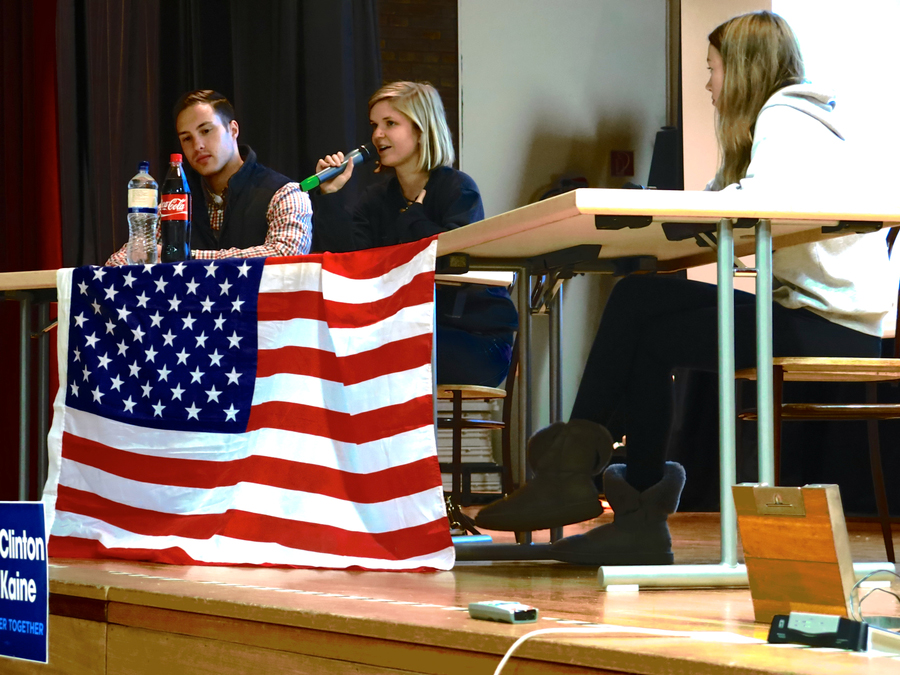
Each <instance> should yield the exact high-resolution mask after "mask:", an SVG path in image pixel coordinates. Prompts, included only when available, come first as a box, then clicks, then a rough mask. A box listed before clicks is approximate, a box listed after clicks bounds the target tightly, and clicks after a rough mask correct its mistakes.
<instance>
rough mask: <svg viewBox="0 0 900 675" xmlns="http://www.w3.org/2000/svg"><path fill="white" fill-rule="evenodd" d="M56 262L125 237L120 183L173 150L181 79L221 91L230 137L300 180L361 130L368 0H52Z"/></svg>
mask: <svg viewBox="0 0 900 675" xmlns="http://www.w3.org/2000/svg"><path fill="white" fill-rule="evenodd" d="M59 3H60V11H59V19H58V33H59V48H60V55H59V59H58V60H59V69H60V98H61V100H64V101H66V108H67V109H68V113H69V114H67V115H64V116H63V119H62V120H61V123H60V132H61V133H60V137H61V144H60V145H61V147H60V156H61V157H63V162H64V164H65V165H68V166H71V167H72V171H68V172H63V175H62V191H63V241H64V247H63V251H64V264H66V265H83V264H100V263H102V262H103V261H105V260H106V258H107V257H108V256H109V255H110V254H111V253H112V252H113V251H115V250H116V249H118V248H119V247H120V246H121V245H122V244H123V243H124V242H125V240H126V238H127V224H126V219H125V197H126V190H125V186H126V184H127V182H128V179H129V178H131V176H132V175H133V174H134V173H135V171H136V169H137V165H138V162H140V161H141V160H144V159H146V160H149V161H150V163H151V174H152V175H153V176H154V177H155V178H156V179H157V181H160V182H162V180H163V178H164V177H165V173H166V169H167V168H168V156H169V154H170V153H173V152H180V146H179V143H178V139H177V136H176V134H175V128H174V119H173V117H172V106H173V105H174V103H175V101H176V100H177V99H178V97H179V96H180V95H181V94H183V93H184V92H186V91H190V90H192V89H216V90H218V91H220V92H222V93H223V94H225V95H226V96H227V97H228V98H229V99H230V100H231V101H232V103H233V104H234V106H235V110H236V115H237V120H238V123H239V125H240V142H241V143H243V144H247V145H250V146H251V147H252V148H253V149H254V150H255V151H256V153H257V155H258V157H259V160H260V161H261V162H262V163H263V164H265V165H266V166H269V167H271V168H273V169H275V170H277V171H279V172H281V173H284V174H285V175H287V176H289V177H291V178H294V179H297V180H300V179H303V178H305V177H306V176H308V175H309V174H311V173H312V172H313V169H314V167H315V163H316V160H317V159H318V158H319V157H321V156H322V155H324V154H326V153H330V152H336V151H337V150H347V149H349V148H352V147H355V146H357V145H359V144H360V143H362V142H365V141H366V140H367V138H368V135H369V131H368V111H367V107H366V102H367V100H368V97H369V95H370V94H371V93H372V92H373V91H375V89H377V88H378V87H379V86H380V84H381V64H380V57H379V43H378V33H377V26H378V22H377V10H376V0H329V1H328V2H321V1H318V0H301V1H297V0H255V1H254V2H246V1H244V0H159V1H158V2H148V1H147V0H59Z"/></svg>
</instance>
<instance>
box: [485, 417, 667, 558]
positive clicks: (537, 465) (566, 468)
mask: <svg viewBox="0 0 900 675" xmlns="http://www.w3.org/2000/svg"><path fill="white" fill-rule="evenodd" d="M612 451H613V440H612V437H611V436H610V434H609V432H608V431H607V430H606V428H605V427H603V426H602V425H600V424H597V423H595V422H589V421H587V420H571V421H569V422H555V423H553V424H551V425H550V426H549V427H546V428H544V429H541V430H540V431H538V432H537V433H536V434H535V435H534V436H532V437H531V439H530V440H529V441H528V462H529V465H530V466H531V469H532V471H533V472H534V479H533V480H532V481H530V482H528V483H526V484H525V485H523V486H522V487H521V488H519V489H518V490H516V491H515V492H513V493H512V494H511V495H508V496H506V497H504V498H503V499H502V500H500V501H498V502H494V503H493V504H490V505H488V506H486V507H485V508H484V509H482V510H481V512H480V513H479V514H478V517H477V518H476V519H475V523H476V525H478V526H479V527H483V528H485V529H488V530H504V531H511V532H529V531H532V530H544V529H549V528H554V527H562V526H563V525H569V524H571V523H579V522H582V521H585V520H589V519H591V518H596V517H597V516H599V515H600V514H601V513H602V512H603V507H602V506H601V505H600V498H599V497H600V495H599V493H598V492H597V487H596V485H595V484H594V480H593V477H594V476H595V475H597V474H599V473H600V472H601V471H603V469H604V468H605V469H606V471H605V472H604V474H603V490H604V493H605V495H606V500H607V501H608V502H609V505H610V507H611V508H612V510H613V513H614V517H613V522H611V523H608V524H606V525H601V526H600V527H596V528H594V529H593V530H591V531H589V532H587V533H586V534H579V535H576V536H573V537H566V538H564V539H560V540H559V541H557V542H556V543H554V544H553V546H552V547H551V555H552V556H553V558H554V559H556V560H561V561H563V562H568V563H573V564H576V565H598V566H599V565H666V564H672V562H673V558H672V538H671V536H670V535H669V526H668V524H667V518H668V516H669V514H670V513H674V512H675V510H676V509H677V508H678V500H679V499H680V497H681V491H682V489H683V488H684V469H683V468H682V467H681V465H680V464H676V463H674V462H666V465H665V469H664V471H663V478H662V480H660V481H659V482H658V483H657V484H656V485H653V486H651V487H649V488H647V489H646V490H644V491H643V492H638V491H637V490H636V489H635V488H633V487H632V486H631V485H629V484H628V482H627V481H626V480H625V465H624V464H613V465H611V466H609V467H607V466H606V465H607V464H608V463H609V460H610V457H611V456H612Z"/></svg>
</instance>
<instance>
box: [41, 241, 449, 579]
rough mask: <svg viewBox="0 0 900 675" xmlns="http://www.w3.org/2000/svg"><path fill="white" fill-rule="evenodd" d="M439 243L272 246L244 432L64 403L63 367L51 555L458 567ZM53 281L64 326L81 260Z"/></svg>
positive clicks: (53, 440) (63, 344)
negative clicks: (443, 448) (440, 447)
mask: <svg viewBox="0 0 900 675" xmlns="http://www.w3.org/2000/svg"><path fill="white" fill-rule="evenodd" d="M435 248H436V244H435V242H433V241H432V242H428V241H423V242H417V243H415V244H408V245H404V246H400V247H392V248H389V249H376V250H372V251H362V252H358V253H353V254H337V255H335V254H323V255H313V256H304V257H297V258H269V259H267V260H266V265H265V267H264V271H263V274H262V281H261V284H260V295H259V304H258V318H259V329H258V340H259V342H258V349H259V355H258V369H257V380H256V382H255V389H254V394H253V406H252V408H251V413H250V420H249V423H248V430H247V432H246V433H243V434H224V433H223V434H216V433H206V434H200V433H185V432H180V431H169V430H158V429H147V428H142V427H133V426H130V425H128V424H125V423H121V422H114V421H110V420H106V419H103V418H101V417H99V416H97V415H94V414H91V413H85V412H82V411H78V410H72V409H67V408H66V407H65V405H64V401H65V396H64V394H65V389H64V387H65V385H64V384H63V386H62V387H61V390H60V393H59V394H58V395H57V400H56V403H55V414H54V422H53V428H52V430H51V433H50V446H51V475H50V480H48V486H47V489H46V490H45V496H44V500H45V502H47V503H48V505H49V506H50V508H48V509H47V510H48V512H49V513H50V516H49V517H50V518H51V519H52V520H51V523H48V527H51V526H52V529H51V541H50V546H51V550H50V552H51V555H54V556H70V557H71V556H74V557H86V556H87V557H117V558H132V559H140V560H153V561H157V562H169V563H178V564H193V563H205V564H256V565H294V566H312V567H331V568H347V567H361V568H365V569H385V570H411V569H450V568H451V567H452V566H453V563H454V553H453V546H452V543H451V540H450V535H449V530H448V523H447V518H446V512H445V509H444V501H443V491H442V487H441V478H440V469H439V467H438V462H437V456H436V451H435V439H434V428H433V413H432V375H431V341H432V334H433V333H432V331H433V312H434V309H433V284H434V281H433V269H434V255H435ZM58 281H59V283H58V285H59V299H60V310H59V316H60V325H61V326H67V325H68V319H69V315H68V302H67V299H68V298H69V297H70V293H71V288H70V287H71V272H70V271H66V270H62V271H61V272H60V276H59V280H58ZM66 333H67V331H65V330H61V331H60V334H59V350H60V358H59V363H60V382H62V383H65V382H66V373H65V372H64V371H65V368H66V358H65V356H66V350H67V349H68V345H67V340H66V337H67V335H66Z"/></svg>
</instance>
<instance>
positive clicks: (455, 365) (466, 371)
mask: <svg viewBox="0 0 900 675" xmlns="http://www.w3.org/2000/svg"><path fill="white" fill-rule="evenodd" d="M512 343H513V336H512V333H511V332H510V333H509V334H504V335H482V334H478V333H469V332H467V331H464V330H460V329H459V328H452V327H450V326H441V325H440V324H438V326H437V382H438V384H477V385H480V386H482V387H496V386H497V385H499V384H500V383H501V382H503V380H504V378H506V373H507V371H508V370H509V362H510V359H511V358H512Z"/></svg>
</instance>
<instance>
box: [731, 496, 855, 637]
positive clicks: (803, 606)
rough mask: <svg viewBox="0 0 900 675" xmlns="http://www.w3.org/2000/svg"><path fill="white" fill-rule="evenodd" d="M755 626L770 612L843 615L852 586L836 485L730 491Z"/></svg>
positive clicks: (846, 614)
mask: <svg viewBox="0 0 900 675" xmlns="http://www.w3.org/2000/svg"><path fill="white" fill-rule="evenodd" d="M732 492H733V494H734V503H735V507H736V509H737V518H738V529H739V531H740V535H741V542H742V543H743V546H744V559H745V562H746V564H747V575H748V577H749V580H750V593H751V595H752V597H753V611H754V613H755V615H756V620H757V621H758V622H761V623H762V622H764V623H770V622H771V621H772V617H773V616H775V615H776V614H790V613H791V612H792V611H793V612H812V613H817V614H836V615H838V616H843V617H846V616H848V611H849V608H850V593H851V589H852V588H853V584H854V582H855V577H854V575H853V560H852V559H851V557H850V539H849V537H848V535H847V524H846V522H845V521H844V511H843V508H842V506H841V495H840V492H839V491H838V486H837V485H806V486H804V487H802V488H800V487H769V486H760V485H752V484H744V485H735V486H734V487H733V488H732Z"/></svg>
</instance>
